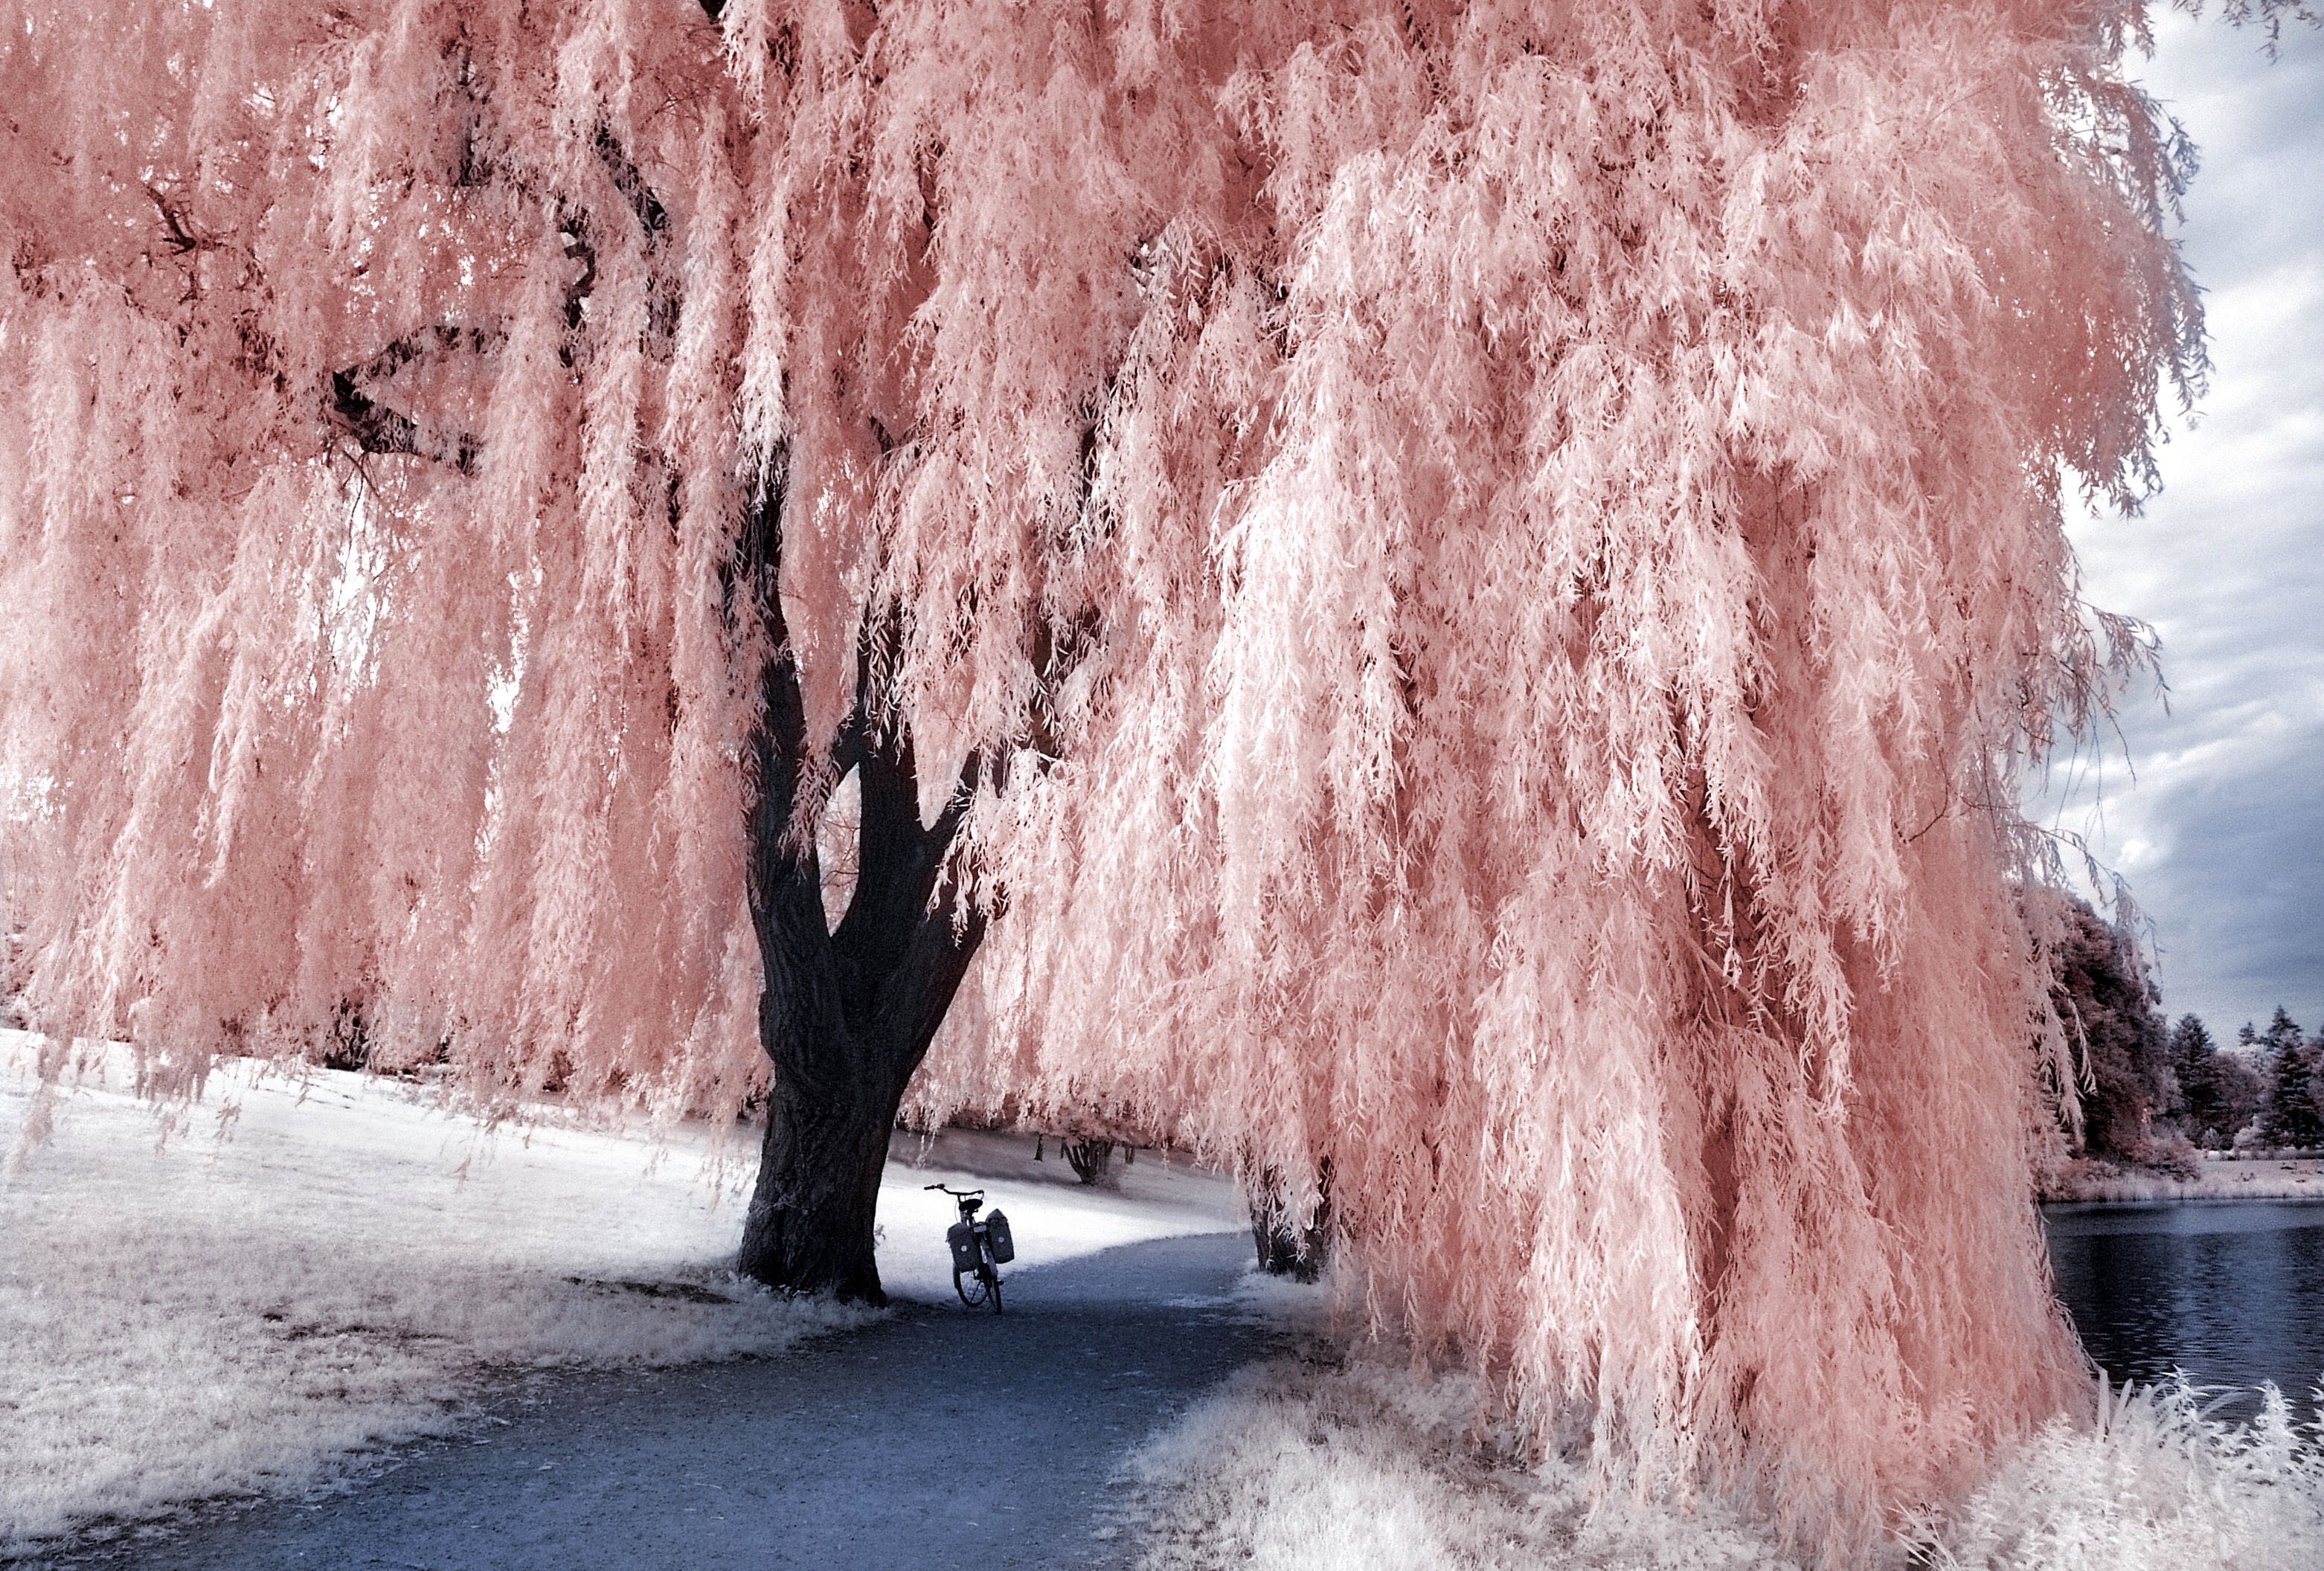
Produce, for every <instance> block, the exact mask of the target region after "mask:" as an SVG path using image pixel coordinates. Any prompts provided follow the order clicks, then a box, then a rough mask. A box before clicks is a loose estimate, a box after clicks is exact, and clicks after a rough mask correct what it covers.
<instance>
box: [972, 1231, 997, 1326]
mask: <svg viewBox="0 0 2324 1571" xmlns="http://www.w3.org/2000/svg"><path fill="white" fill-rule="evenodd" d="M978 1254H980V1255H981V1256H982V1261H981V1269H980V1270H979V1272H978V1273H977V1274H979V1275H980V1276H982V1277H983V1278H984V1288H985V1291H986V1292H988V1293H990V1294H991V1298H992V1312H993V1313H994V1314H996V1315H997V1314H999V1313H1000V1312H1001V1268H1000V1267H999V1266H997V1265H995V1264H993V1263H992V1247H991V1245H985V1246H984V1247H983V1248H982V1249H981V1250H980V1251H978Z"/></svg>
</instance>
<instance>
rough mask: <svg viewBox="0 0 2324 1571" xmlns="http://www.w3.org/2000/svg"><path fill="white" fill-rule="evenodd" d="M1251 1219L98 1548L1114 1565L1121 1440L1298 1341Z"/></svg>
mask: <svg viewBox="0 0 2324 1571" xmlns="http://www.w3.org/2000/svg"><path fill="white" fill-rule="evenodd" d="M1249 1261H1250V1236H1249V1235H1248V1234H1240V1233H1230V1234H1210V1235H1205V1236H1196V1237H1186V1238H1171V1239H1163V1240H1159V1241H1157V1242H1154V1243H1148V1244H1139V1245H1129V1246H1127V1247H1124V1248H1120V1249H1113V1250H1109V1251H1107V1252H1105V1253H1104V1254H1097V1255H1093V1256H1090V1257H1087V1258H1085V1259H1082V1260H1078V1261H1074V1262H1070V1263H1065V1264H1061V1265H1054V1266H1049V1267H1046V1268H1043V1269H1041V1270H1037V1271H1027V1272H1015V1273H1013V1274H1011V1276H1010V1278H1009V1280H1008V1284H1007V1303H1008V1312H1007V1313H1006V1314H1004V1315H1001V1316H999V1317H995V1316H993V1315H992V1314H991V1313H990V1312H975V1313H972V1312H970V1311H969V1310H966V1309H963V1308H962V1307H961V1306H960V1305H959V1304H958V1303H957V1302H954V1303H951V1304H949V1305H937V1304H899V1306H898V1309H897V1312H896V1313H895V1314H894V1316H893V1317H892V1318H890V1319H888V1320H886V1321H883V1322H882V1323H881V1324H880V1325H878V1326H875V1327H872V1328H870V1329H868V1330H864V1331H861V1332H854V1333H850V1334H845V1335H842V1336H835V1337H828V1338H825V1339H822V1340H819V1341H816V1342H810V1343H806V1344H802V1345H801V1346H798V1347H797V1348H795V1349H793V1350H792V1351H790V1352H789V1353H787V1354H785V1355H782V1356H780V1357H779V1358H772V1359H767V1360H764V1361H760V1362H752V1363H739V1364H708V1365H697V1366H694V1367H689V1368H686V1369H680V1370H673V1371H665V1372H661V1373H622V1374H608V1375H573V1376H566V1377H559V1378H557V1379H554V1380H550V1381H547V1382H544V1383H538V1384H536V1385H535V1386H534V1387H533V1388H532V1394H531V1395H530V1396H529V1397H526V1396H523V1395H522V1394H521V1392H517V1391H515V1390H513V1389H512V1391H511V1392H509V1393H508V1395H507V1396H506V1398H505V1399H504V1400H503V1401H500V1402H498V1403H497V1404H495V1403H491V1402H488V1403H487V1404H486V1410H487V1411H488V1412H490V1413H492V1414H493V1417H492V1418H490V1419H487V1420H485V1421H484V1423H483V1424H482V1425H481V1426H480V1427H479V1428H478V1429H476V1430H475V1432H474V1433H472V1434H469V1435H466V1436H462V1437H459V1438H453V1439H450V1440H443V1441H433V1442H428V1443H424V1444H421V1445H418V1446H414V1447H410V1448H409V1449H407V1450H405V1451H404V1452H402V1453H401V1455H400V1456H399V1457H398V1458H397V1459H396V1461H395V1462H394V1463H392V1464H391V1465H389V1467H387V1468H386V1469H385V1470H383V1472H382V1474H381V1475H379V1476H378V1477H376V1478H374V1479H373V1480H371V1481H370V1482H368V1483H366V1484H363V1485H361V1486H360V1487H358V1488H356V1489H355V1490H353V1491H352V1492H350V1493H345V1494H341V1495H337V1496H333V1497H329V1498H326V1499H322V1500H318V1501H309V1502H284V1503H281V1504H275V1505H269V1506H265V1507H262V1508H259V1509H256V1510H253V1511H247V1512H245V1513H243V1514H240V1515H236V1516H234V1517H230V1518H226V1519H222V1520H209V1521H207V1522H204V1523H202V1524H201V1525H199V1526H198V1527H195V1528H193V1529H191V1530H188V1531H187V1532H186V1533H185V1534H183V1535H182V1536H180V1537H178V1538H175V1539H171V1540H169V1541H166V1542H161V1543H152V1542H148V1543H145V1544H143V1545H140V1546H138V1547H136V1548H126V1547H124V1548H119V1549H116V1550H115V1553H114V1554H112V1555H110V1556H97V1555H85V1556H82V1557H75V1559H76V1560H78V1561H79V1562H80V1563H84V1564H88V1563H110V1564H113V1565H134V1566H136V1567H138V1571H276V1568H278V1567H292V1566H299V1567H309V1566H317V1567H323V1566H327V1567H332V1568H334V1571H336V1568H338V1567H369V1566H386V1567H393V1568H397V1571H456V1568H457V1571H466V1568H468V1567H491V1568H493V1571H594V1568H596V1567H606V1568H608V1571H611V1568H613V1567H619V1568H621V1571H636V1568H641V1567H645V1568H650V1567H659V1566H670V1567H681V1566H682V1567H686V1568H687V1571H713V1568H719V1567H737V1568H740V1567H746V1566H747V1567H751V1568H752V1571H759V1568H761V1567H776V1566H803V1567H816V1568H817V1571H843V1568H846V1571H852V1568H853V1567H857V1566H864V1567H887V1566H894V1567H897V1568H899V1571H903V1568H905V1567H914V1568H938V1567H953V1566H958V1567H963V1568H969V1567H973V1568H975V1571H1017V1568H1025V1571H1031V1568H1034V1567H1043V1568H1047V1567H1065V1566H1071V1567H1074V1568H1075V1571H1102V1568H1105V1567H1112V1566H1121V1565H1124V1564H1126V1563H1127V1560H1128V1557H1129V1547H1128V1546H1127V1545H1126V1544H1125V1543H1123V1542H1121V1541H1119V1540H1112V1539H1105V1538H1101V1537H1100V1536H1099V1535H1100V1534H1101V1533H1102V1532H1104V1531H1106V1530H1107V1528H1108V1522H1109V1519H1110V1517H1111V1510H1110V1503H1111V1501H1112V1499H1113V1496H1114V1491H1113V1490H1111V1489H1110V1488H1109V1486H1108V1479H1109V1477H1110V1476H1111V1475H1112V1473H1113V1472H1114V1470H1115V1468H1116V1467H1117V1466H1118V1465H1119V1464H1120V1461H1121V1458H1122V1457H1123V1456H1124V1455H1125V1454H1127V1453H1128V1452H1129V1451H1130V1449H1131V1448H1132V1447H1135V1446H1136V1445H1137V1444H1138V1443H1139V1442H1140V1441H1141V1440H1143V1439H1144V1438H1146V1437H1147V1436H1148V1434H1150V1433H1151V1432H1152V1431H1153V1430H1154V1429H1156V1428H1157V1427H1158V1426H1159V1425H1160V1424H1161V1423H1162V1422H1164V1421H1165V1420H1167V1419H1168V1418H1169V1417H1171V1416H1172V1415H1173V1414H1175V1413H1176V1412H1177V1411H1178V1410H1180V1409H1182V1408H1183V1407H1184V1406H1185V1404H1186V1402H1187V1401H1190V1400H1191V1399H1192V1398H1194V1396H1196V1395H1198V1394H1200V1393H1201V1392H1203V1390H1205V1389H1206V1388H1207V1387H1209V1386H1210V1385H1212V1384H1213V1383H1215V1382H1216V1381H1218V1380H1219V1379H1220V1378H1221V1377H1222V1376H1223V1375H1225V1374H1226V1373H1228V1371H1230V1370H1231V1369H1232V1368H1234V1367H1235V1366H1236V1365H1237V1364H1241V1363H1243V1362H1245V1361H1247V1360H1249V1359H1251V1358H1253V1357H1257V1356H1259V1355H1262V1354H1265V1353H1267V1352H1268V1351H1271V1350H1273V1349H1274V1348H1276V1347H1277V1346H1279V1345H1280V1337H1279V1336H1278V1334H1277V1333H1274V1332H1272V1331H1270V1330H1269V1329H1268V1328H1267V1327H1266V1326H1265V1325H1263V1324H1261V1323H1259V1322H1258V1321H1257V1320H1256V1319H1255V1318H1251V1317H1250V1316H1248V1315H1244V1314H1240V1313H1238V1312H1237V1311H1236V1310H1235V1309H1234V1308H1233V1306H1232V1305H1231V1303H1230V1301H1229V1300H1228V1298H1227V1295H1228V1294H1229V1292H1230V1291H1231V1289H1232V1287H1233V1285H1234V1283H1235V1282H1236V1280H1237V1279H1238V1278H1239V1277H1240V1274H1241V1272H1242V1271H1243V1268H1244V1266H1245V1265H1246V1264H1247V1263H1248V1262H1249Z"/></svg>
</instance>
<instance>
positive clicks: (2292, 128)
mask: <svg viewBox="0 0 2324 1571" xmlns="http://www.w3.org/2000/svg"><path fill="white" fill-rule="evenodd" d="M2156 31H2157V34H2158V41H2159V48H2158V51H2157V54H2156V58H2155V59H2154V60H2153V61H2152V62H2149V64H2148V65H2147V66H2146V67H2145V68H2144V69H2141V70H2140V71H2138V72H2137V73H2136V74H2137V75H2138V76H2139V77H2140V78H2142V80H2143V82H2144V85H2145V87H2147V89H2148V90H2149V91H2150V92H2152V93H2153V94H2155V95H2156V96H2158V97H2159V98H2161V99H2162V100H2163V103H2164V105H2165V106H2166V107H2167V108H2168V109H2169V110H2170V111H2171V112H2172V114H2173V115H2176V116H2177V117H2178V118H2179V120H2180V121H2181V123H2182V124H2184V125H2185V126H2186V128H2187V130H2188V131H2189V133H2190V134H2191V135H2192V136H2193V137H2194V139H2195V141H2196V142H2197V143H2198V144H2199V146H2200V147H2201V149H2202V155H2203V167H2202V170H2201V173H2200V174H2199V176H2198V177H2197V179H2196V180H2195V183H2194V186H2193V188H2191V189H2190V191H2189V192H2188V195H2187V198H2186V211H2187V224H2186V226H2185V228H2184V230H2183V231H2182V232H2181V234H2182V239H2183V243H2184V244H2185V247H2186V255H2187V259H2188V262H2189V265H2190V268H2191V269H2192V271H2193V272H2194V276H2195V279H2196V281H2197V282H2198V283H2199V284H2200V285H2202V286H2203V288H2204V289H2206V291H2207V295H2206V301H2205V304H2206V307H2207V310H2208V315H2209V326H2210V333H2211V358H2212V363H2213V366H2214V371H2213V375H2212V379H2211V383H2210V387H2209V391H2208V392H2207V393H2206V394H2205V396H2204V397H2203V398H2202V400H2200V402H2199V408H2198V410H2197V413H2196V418H2194V420H2193V421H2191V422H2189V421H2184V420H2181V421H2179V422H2177V423H2176V424H2175V426H2174V429H2173V431H2172V440H2171V442H2170V444H2169V446H2167V447H2166V448H2165V449H2164V450H2163V455H2162V467H2163V492H2162V494H2161V495H2160V496H2158V497H2157V498H2156V499H2155V500H2154V501H2153V502H2151V503H2150V504H2149V506H2148V507H2147V509H2146V510H2145V512H2144V514H2143V515H2142V516H2140V517H2138V518H2135V519H2085V520H2083V521H2082V522H2081V523H2080V524H2079V525H2078V526H2077V527H2076V528H2075V530H2074V538H2075V543H2076V546H2077V547H2078V548H2079V550H2080V553H2081V558H2082V565H2083V570H2084V574H2085V579H2086V593H2088V595H2089V599H2090V600H2091V601H2092V602H2094V603H2096V604H2098V605H2101V606H2104V607H2106V608H2107V610H2109V611H2124V612H2128V613H2130V614H2132V615H2135V616H2138V617H2143V618H2144V619H2145V620H2147V621H2149V622H2151V623H2153V625H2154V628H2155V629H2156V630H2157V632H2158V633H2160V634H2161V636H2162V639H2163V671H2164V675H2165V677H2166V678H2167V680H2168V681H2169V683H2170V686H2171V693H2170V695H2169V707H2168V711H2167V712H2166V711H2165V710H2164V708H2163V704H2162V703H2160V702H2157V701H2155V700H2154V699H2153V698H2152V697H2151V696H2150V695H2149V694H2146V693H2144V692H2137V693H2134V694H2128V695H2126V697H2125V700H2124V703H2123V708H2122V714H2121V717H2120V726H2121V742H2122V744H2123V746H2124V747H2126V748H2127V751H2128V754H2129V759H2130V764H2131V766H2132V767H2133V768H2134V769H2135V776H2136V778H2135V783H2134V781H2133V780H2132V779H2131V778H2130V777H2129V776H2128V775H2127V774H2126V770H2125V769H2124V767H2123V762H2122V750H2123V747H2117V746H2116V745H2115V744H2114V743H2113V742H2112V741H2111V740H2110V741H2109V744H2108V748H2107V757H2105V758H2103V759H2101V760H2100V761H2099V763H2098V767H2089V760H2088V759H2087V758H2086V759H2085V760H2084V761H2083V767H2081V768H2080V769H2079V770H2074V771H2066V772H2063V773H2061V774H2059V775H2056V776H2053V779H2052V785H2051V789H2050V791H2049V794H2048V795H2047V796H2046V798H2045V799H2044V801H2043V812H2044V813H2048V814H2051V815H2053V818H2054V822H2058V823H2059V824H2061V826H2063V827H2065V828H2069V829H2077V830H2080V831H2083V832H2084V833H2086V834H2088V835H2089V838H2090V840H2091V841H2092V844H2093V845H2094V846H2095V847H2096V848H2097V849H2098V850H2099V851H2100V853H2101V855H2102V856H2103V857H2104V858H2105V859H2107V861H2108V863H2109V864H2110V865H2111V866H2112V867H2114V868H2116V870H2118V871H2119V872H2121V873H2122V874H2123V876H2124V877H2126V878H2128V879H2129V880H2130V881H2131V884H2132V887H2133V892H2134V894H2135V896H2136V897H2137V898H2138V900H2139V902H2140V904H2141V905H2143V906H2144V909H2145V911H2146V913H2147V914H2148V916H2149V917H2150V918H2151V919H2152V920H2153V923H2154V928H2155V937H2156V940H2157V942H2158V945H2159V947H2160V949H2161V951H2162V972H2161V980H2162V984H2163V1003H2164V1006H2165V1008H2166V1009H2168V1010H2169V1011H2170V1012H2171V1013H2172V1014H2173V1015H2177V1014H2179V1013H2181V1012H2183V1011H2189V1010H2191V1011H2193V1012H2195V1013H2197V1014H2199V1015H2204V1016H2205V1017H2206V1018H2207V1019H2208V1020H2209V1022H2210V1024H2212V1026H2213V1029H2214V1033H2215V1034H2218V1031H2219V1030H2220V1029H2221V1028H2225V1029H2226V1030H2227V1031H2230V1032H2231V1031H2232V1030H2233V1029H2234V1027H2235V1026H2236V1024H2240V1023H2241V1022H2242V1021H2244V1020H2246V1019H2250V1018H2258V1019H2262V1020H2264V1019H2265V1018H2266V1016H2267V1015H2268V1012H2269V1011H2270V1010H2271V1009H2273V1007H2274V1006H2276V1005H2277V1004H2279V1003H2281V1004H2283V1005H2285V1006H2287V1007H2289V1008H2290V1009H2291V1010H2292V1013H2293V1015H2295V1016H2296V1017H2297V1018H2299V1019H2300V1020H2301V1022H2302V1024H2306V1025H2308V1026H2310V1028H2314V1027H2316V1026H2318V1025H2324V900H2319V898H2318V895H2319V890H2324V181H2319V178H2318V176H2317V173H2316V171H2317V170H2319V169H2324V33H2319V32H2318V31H2317V30H2315V29H2311V28H2309V27H2306V26H2303V25H2301V24H2298V23H2293V24H2291V25H2288V26H2287V27H2286V28H2285V29H2284V32H2283V37H2282V53H2281V57H2280V58H2279V59H2278V60H2276V61H2275V62H2274V63H2273V64H2271V63H2270V62H2269V61H2268V60H2266V59H2265V57H2264V54H2263V52H2262V50H2261V38H2260V35H2259V33H2258V32H2257V30H2254V29H2246V30H2241V31H2238V30H2236V29H2232V28H2229V27H2227V26H2226V25H2224V24H2223V23H2220V22H2219V21H2218V18H2217V17H2216V16H2214V17H2211V18H2209V19H2206V20H2203V21H2200V22H2190V20H2189V19H2187V18H2186V17H2185V16H2183V15H2181V14H2178V13H2176V12H2172V13H2171V14H2168V15H2167V16H2165V17H2163V18H2162V19H2160V21H2159V23H2158V25H2157V29H2156Z"/></svg>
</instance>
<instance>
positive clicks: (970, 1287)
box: [952, 1263, 989, 1309]
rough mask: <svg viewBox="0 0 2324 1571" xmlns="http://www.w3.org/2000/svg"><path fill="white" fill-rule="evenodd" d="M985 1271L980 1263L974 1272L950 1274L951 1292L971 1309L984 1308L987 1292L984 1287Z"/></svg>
mask: <svg viewBox="0 0 2324 1571" xmlns="http://www.w3.org/2000/svg"><path fill="white" fill-rule="evenodd" d="M986 1269H987V1268H986V1267H985V1266H984V1265H983V1264H982V1263H979V1264H978V1266H977V1268H976V1269H975V1270H974V1271H955V1272H953V1273H952V1291H954V1292H956V1293H958V1294H959V1295H960V1301H961V1302H962V1303H964V1304H966V1305H967V1306H968V1307H969V1308H970V1309H982V1308H983V1307H984V1300H985V1299H986V1297H987V1296H988V1291H989V1290H988V1289H987V1288H986V1287H985V1285H984V1273H985V1271H986Z"/></svg>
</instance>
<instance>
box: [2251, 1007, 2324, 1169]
mask: <svg viewBox="0 0 2324 1571" xmlns="http://www.w3.org/2000/svg"><path fill="white" fill-rule="evenodd" d="M2244 1029H2245V1030H2246V1032H2249V1031H2250V1030H2251V1028H2250V1027H2249V1026H2246V1027H2245V1028H2244ZM2253 1040H2254V1042H2255V1044H2256V1045H2258V1046H2260V1047H2263V1048H2264V1049H2266V1050H2267V1053H2268V1063H2267V1101H2266V1105H2265V1107H2264V1108H2263V1110H2262V1112H2261V1115H2260V1125H2259V1136H2260V1139H2261V1141H2262V1142H2264V1144H2269V1145H2273V1146H2278V1147H2287V1146H2298V1147H2305V1146H2315V1145H2324V1113H2319V1109H2318V1107H2317V1105H2316V1063H2315V1058H2316V1055H2315V1053H2314V1052H2313V1051H2312V1050H2311V1046H2310V1043H2308V1042H2307V1041H2306V1040H2305V1039H2304V1038H2302V1036H2301V1032H2300V1027H2299V1025H2298V1024H2295V1023H2294V1022H2293V1020H2292V1016H2291V1015H2290V1014H2289V1013H2287V1012H2286V1011H2285V1010H2284V1008H2283V1006H2282V1005H2278V1006H2276V1010H2275V1018H2274V1019H2273V1020H2271V1021H2269V1022H2268V1026H2267V1030H2266V1031H2265V1032H2264V1033H2263V1034H2255V1036H2254V1038H2253Z"/></svg>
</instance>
